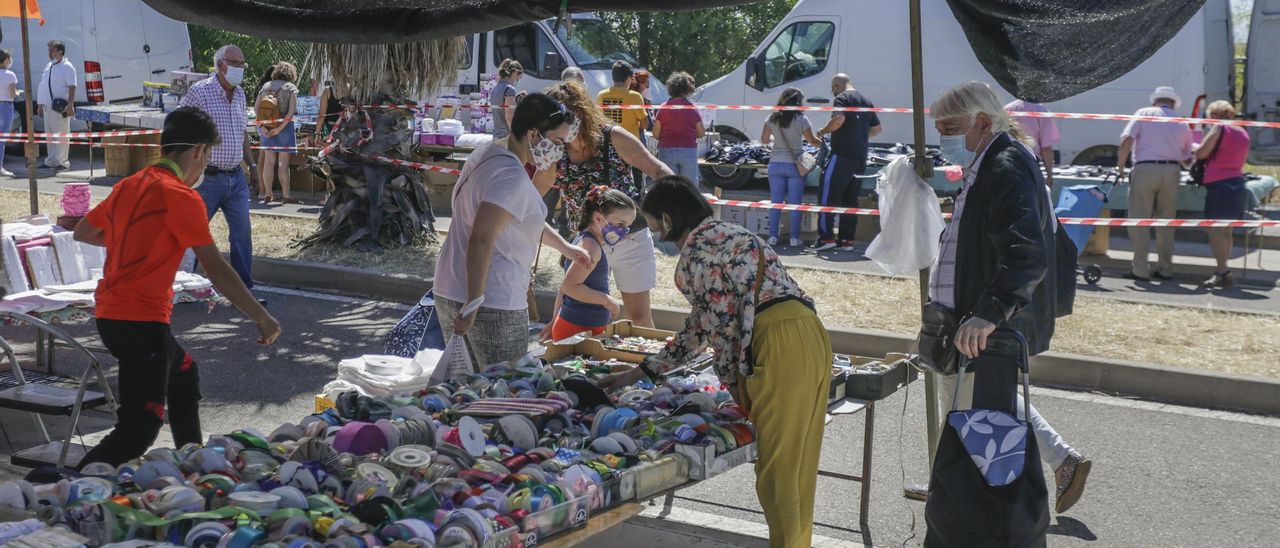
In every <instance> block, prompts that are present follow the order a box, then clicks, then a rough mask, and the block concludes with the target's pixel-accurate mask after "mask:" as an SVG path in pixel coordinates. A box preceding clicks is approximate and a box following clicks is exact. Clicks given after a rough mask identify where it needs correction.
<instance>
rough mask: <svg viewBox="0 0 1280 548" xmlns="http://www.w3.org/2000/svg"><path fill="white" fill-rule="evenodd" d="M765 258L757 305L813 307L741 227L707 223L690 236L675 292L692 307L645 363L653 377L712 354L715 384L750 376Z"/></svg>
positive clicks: (757, 240) (761, 245) (768, 252)
mask: <svg viewBox="0 0 1280 548" xmlns="http://www.w3.org/2000/svg"><path fill="white" fill-rule="evenodd" d="M761 253H763V254H764V261H765V270H764V275H765V279H764V282H763V283H762V284H761V286H760V301H759V302H761V303H765V302H769V301H772V300H775V299H779V298H783V297H798V298H800V299H803V300H805V301H806V302H809V303H810V304H812V301H810V300H809V298H808V297H807V296H805V294H804V290H802V289H800V286H799V285H797V284H796V282H795V280H793V279H791V276H790V275H789V274H787V271H786V269H785V268H784V267H783V266H782V263H781V262H779V261H778V255H777V253H774V251H773V249H772V248H770V247H769V246H767V245H764V242H763V241H762V240H761V239H760V237H758V236H756V235H755V234H752V233H751V232H750V231H749V230H747V229H746V228H743V227H742V226H740V225H737V224H733V223H727V222H724V221H720V220H717V219H707V220H706V221H703V222H702V224H700V225H698V226H697V227H696V228H694V229H693V231H692V232H690V233H689V240H688V243H687V244H686V245H685V248H684V250H683V251H682V252H681V253H680V263H679V264H677V265H676V276H675V278H676V280H675V281H676V287H677V288H678V289H679V290H680V293H681V294H683V295H684V298H685V299H687V300H688V301H689V304H690V305H692V307H693V310H692V311H690V313H689V317H688V318H687V319H685V324H684V330H683V331H681V332H680V333H678V334H677V335H676V336H675V338H674V339H672V341H671V342H669V343H667V347H666V348H664V349H663V350H662V352H660V353H658V355H656V356H652V357H650V358H648V359H647V360H646V361H645V365H646V367H647V368H648V369H650V370H652V371H653V372H654V373H665V372H667V371H670V370H672V369H675V368H677V367H679V366H681V365H683V364H685V363H688V362H689V361H690V360H691V359H693V358H695V357H697V356H698V355H700V354H702V352H703V351H704V350H705V349H706V347H707V346H708V345H709V346H711V347H712V348H714V349H715V361H714V367H715V371H716V374H717V375H719V376H720V382H722V383H724V384H725V385H727V386H731V387H732V386H736V385H737V384H738V380H739V378H743V377H749V376H751V374H752V370H751V359H750V354H749V352H750V349H751V332H752V329H753V327H754V325H755V319H756V304H758V303H757V302H756V300H755V285H756V275H757V273H758V272H759V269H760V254H761Z"/></svg>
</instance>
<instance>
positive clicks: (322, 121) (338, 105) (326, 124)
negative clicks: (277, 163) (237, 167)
mask: <svg viewBox="0 0 1280 548" xmlns="http://www.w3.org/2000/svg"><path fill="white" fill-rule="evenodd" d="M259 89H261V88H259ZM345 96H346V95H345V94H343V93H342V92H341V91H339V89H338V85H337V84H336V83H334V82H333V81H332V80H330V81H328V82H325V83H324V90H323V91H321V92H320V113H319V115H318V116H317V117H316V133H315V139H314V143H313V144H314V145H315V146H321V143H324V142H325V140H326V139H328V138H329V133H330V132H332V131H333V127H334V126H335V125H337V123H338V119H340V118H342V110H343V108H342V98H343V97H345ZM259 163H261V162H259Z"/></svg>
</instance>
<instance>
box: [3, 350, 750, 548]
mask: <svg viewBox="0 0 1280 548" xmlns="http://www.w3.org/2000/svg"><path fill="white" fill-rule="evenodd" d="M568 361H569V362H572V363H581V364H582V367H581V368H580V369H581V370H582V372H583V373H584V374H571V375H568V376H564V377H563V378H562V377H561V376H560V375H558V374H557V368H555V367H551V366H549V365H548V364H546V363H544V362H540V361H536V360H532V359H527V360H525V361H523V362H520V363H516V364H512V365H497V366H491V367H489V368H487V369H486V370H484V371H483V372H482V373H480V374H476V375H472V376H470V377H469V378H468V379H467V380H466V382H465V383H454V382H449V383H443V384H437V385H434V386H430V387H428V388H425V389H419V390H416V391H413V392H409V393H404V392H401V393H397V394H394V395H388V396H382V397H371V396H368V395H364V394H362V393H360V392H358V391H356V390H350V391H347V392H343V393H341V394H339V395H337V397H336V400H335V407H334V408H332V409H328V410H326V411H324V412H323V413H317V414H314V415H310V416H307V417H305V418H303V419H302V421H300V422H299V423H297V424H284V425H281V426H280V427H279V428H277V429H275V430H274V431H272V432H271V433H270V434H264V433H262V432H258V431H254V430H252V429H243V430H239V431H236V432H233V433H230V434H226V435H215V436H211V437H210V438H209V439H208V441H207V443H205V445H203V446H199V445H195V444H191V445H187V446H185V447H182V448H178V449H156V450H153V451H151V452H149V453H148V454H147V455H145V456H144V457H143V458H141V459H139V460H135V461H132V462H129V463H125V464H123V465H121V466H119V467H112V466H109V465H106V464H103V463H89V464H87V465H86V466H85V467H84V469H83V470H82V473H81V474H80V475H75V474H71V473H68V474H67V475H66V477H65V478H64V479H62V480H61V481H57V482H56V483H48V484H43V485H32V484H30V483H28V482H25V481H15V482H7V483H4V484H0V506H8V507H10V508H8V510H17V511H26V512H30V513H31V514H32V515H34V517H35V518H37V519H38V520H39V522H40V523H43V524H46V525H48V526H50V527H53V528H57V529H64V530H68V531H70V532H74V533H77V534H80V535H83V536H84V537H87V538H88V539H89V544H90V545H95V546H96V545H103V544H109V543H112V542H121V541H131V540H143V541H161V542H168V543H171V544H175V545H185V546H202V547H213V546H237V547H239V546H276V547H302V546H315V547H320V546H352V547H357V546H360V547H368V546H381V545H389V544H391V543H393V542H396V541H402V542H404V543H407V544H405V545H409V546H475V547H481V546H531V545H533V544H535V543H536V542H537V541H538V539H542V538H545V537H547V536H549V535H554V534H556V533H558V532H560V531H564V530H567V529H571V528H574V527H578V526H581V525H583V524H584V523H585V522H586V520H588V519H589V518H590V516H591V515H592V514H595V513H598V512H601V511H604V510H607V509H609V508H611V507H613V506H616V505H618V504H621V503H623V502H626V501H629V500H635V499H637V498H639V497H651V496H653V495H656V494H658V493H661V492H663V491H665V490H669V489H672V488H675V487H678V486H680V485H682V484H684V483H686V482H688V481H689V479H690V477H692V476H694V475H695V472H694V470H695V469H696V470H697V474H700V476H698V477H705V476H706V475H708V474H707V473H706V471H707V470H710V469H711V468H712V467H711V466H710V464H709V463H703V462H695V461H696V460H698V459H700V458H704V459H705V458H712V459H718V458H719V457H721V456H724V455H727V454H733V453H734V452H735V451H736V450H739V449H742V451H737V454H743V455H746V454H748V453H749V452H750V450H751V449H754V445H753V443H754V439H755V433H754V427H753V426H752V424H751V423H750V422H748V421H747V420H746V417H745V413H744V412H743V411H742V410H741V408H739V407H738V406H737V405H736V404H734V403H733V402H732V399H731V397H730V395H729V392H728V391H727V390H726V389H725V388H724V387H722V386H721V385H720V383H719V381H718V379H717V378H716V377H715V375H714V374H713V373H711V372H710V371H704V372H701V373H691V374H688V375H686V376H673V377H670V378H669V379H668V380H667V381H666V382H665V383H663V384H661V385H655V384H654V383H651V382H649V381H648V380H644V381H641V382H639V383H637V384H635V385H633V386H629V387H626V388H624V389H622V390H619V391H618V392H617V393H615V394H605V393H604V392H603V391H602V390H600V389H599V388H598V387H596V385H595V384H594V382H593V381H592V380H591V379H592V378H594V377H599V376H601V375H604V374H607V373H609V372H610V371H612V369H613V367H615V366H618V365H620V364H616V363H610V362H589V361H588V360H583V359H582V358H574V359H573V360H568ZM358 362H359V363H361V364H362V365H363V369H364V370H365V371H367V372H380V373H387V374H391V375H396V374H399V373H402V372H404V370H405V368H406V367H412V366H411V365H410V363H409V362H410V360H404V359H398V358H392V359H383V358H381V357H376V356H365V357H362V358H360V359H359V360H358ZM588 363H591V365H587V364H588ZM744 462H745V461H744ZM735 463H736V461H735ZM717 471H718V470H717ZM33 530H34V528H33Z"/></svg>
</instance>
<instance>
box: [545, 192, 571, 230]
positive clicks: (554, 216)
mask: <svg viewBox="0 0 1280 548" xmlns="http://www.w3.org/2000/svg"><path fill="white" fill-rule="evenodd" d="M542 203H544V204H546V206H547V219H546V220H547V224H549V225H551V226H552V227H554V228H555V229H556V231H558V232H559V233H560V236H561V237H563V238H565V239H568V238H569V236H570V235H571V234H572V233H573V232H574V231H572V230H570V229H571V228H573V227H571V226H569V214H568V213H566V212H565V209H564V207H563V204H561V203H560V189H558V188H552V189H551V190H548V191H547V193H546V194H543V195H542Z"/></svg>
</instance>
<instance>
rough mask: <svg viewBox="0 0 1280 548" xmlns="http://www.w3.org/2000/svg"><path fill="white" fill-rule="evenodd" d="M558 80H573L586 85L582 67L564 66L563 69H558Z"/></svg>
mask: <svg viewBox="0 0 1280 548" xmlns="http://www.w3.org/2000/svg"><path fill="white" fill-rule="evenodd" d="M560 81H561V82H569V81H573V82H577V83H579V84H582V85H584V86H585V85H587V75H586V74H583V73H582V69H580V68H578V67H565V68H564V70H562V71H560Z"/></svg>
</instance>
